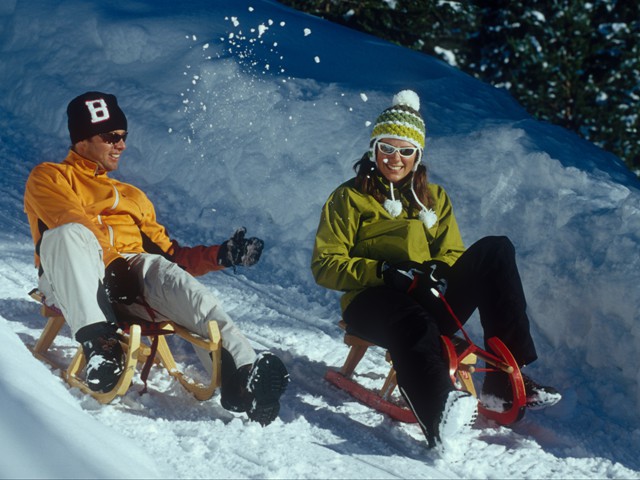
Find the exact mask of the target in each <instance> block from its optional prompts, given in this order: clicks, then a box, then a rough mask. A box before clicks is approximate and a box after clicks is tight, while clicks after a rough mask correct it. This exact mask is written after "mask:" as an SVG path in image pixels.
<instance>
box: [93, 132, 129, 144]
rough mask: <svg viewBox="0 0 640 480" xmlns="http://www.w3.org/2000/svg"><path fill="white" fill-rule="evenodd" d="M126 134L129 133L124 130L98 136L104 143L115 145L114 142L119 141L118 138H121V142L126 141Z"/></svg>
mask: <svg viewBox="0 0 640 480" xmlns="http://www.w3.org/2000/svg"><path fill="white" fill-rule="evenodd" d="M127 135H129V132H124V133H123V134H119V133H114V132H109V133H99V134H98V136H99V137H100V138H101V139H102V141H103V142H104V143H109V144H111V145H115V144H116V143H119V142H120V140H122V141H123V142H126V141H127Z"/></svg>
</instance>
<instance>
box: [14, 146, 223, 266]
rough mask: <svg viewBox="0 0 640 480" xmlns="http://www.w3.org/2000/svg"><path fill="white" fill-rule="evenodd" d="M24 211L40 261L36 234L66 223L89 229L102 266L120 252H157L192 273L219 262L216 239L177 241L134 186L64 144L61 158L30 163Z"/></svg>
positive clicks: (39, 239)
mask: <svg viewBox="0 0 640 480" xmlns="http://www.w3.org/2000/svg"><path fill="white" fill-rule="evenodd" d="M24 211H25V213H26V214H27V217H28V219H29V226H30V228H31V236H32V237H33V242H34V245H35V263H36V267H40V257H39V246H40V241H41V238H42V234H43V233H44V232H45V231H46V230H47V229H51V228H56V227H59V226H61V225H64V224H67V223H79V224H81V225H84V226H85V227H87V228H88V229H89V230H91V231H92V232H93V233H94V235H95V236H96V238H97V239H98V242H99V243H100V245H101V246H102V251H103V261H104V264H105V266H107V265H109V264H110V263H111V262H112V261H113V260H115V259H116V258H118V257H120V254H121V253H142V252H147V253H157V254H161V255H163V256H165V257H167V258H169V259H170V260H172V261H174V262H175V263H177V264H179V265H181V266H182V267H183V268H185V270H187V271H188V272H189V273H191V274H192V275H195V276H197V275H204V274H205V273H207V272H210V271H212V270H221V269H222V268H224V267H223V266H222V265H218V263H217V257H218V250H219V248H220V247H219V245H212V246H203V245H199V246H196V247H182V246H180V245H179V244H178V242H176V241H175V240H171V238H170V237H169V235H168V233H167V231H166V229H165V227H163V226H162V225H161V224H159V223H158V221H157V220H156V213H155V208H154V206H153V204H152V203H151V201H150V200H149V198H148V197H147V195H146V194H145V193H144V192H143V191H142V190H140V189H139V188H136V187H134V186H133V185H130V184H128V183H124V182H120V181H118V180H115V179H113V178H110V177H108V176H107V173H106V172H105V171H104V170H102V169H100V168H99V167H98V165H97V164H96V163H94V162H92V161H90V160H87V159H86V158H84V157H82V156H80V155H78V154H77V153H76V152H74V151H73V150H70V151H69V153H68V155H67V157H66V158H65V159H64V160H63V162H62V163H49V162H45V163H41V164H39V165H37V166H36V167H34V168H33V170H32V171H31V173H30V175H29V178H28V179H27V184H26V188H25V195H24Z"/></svg>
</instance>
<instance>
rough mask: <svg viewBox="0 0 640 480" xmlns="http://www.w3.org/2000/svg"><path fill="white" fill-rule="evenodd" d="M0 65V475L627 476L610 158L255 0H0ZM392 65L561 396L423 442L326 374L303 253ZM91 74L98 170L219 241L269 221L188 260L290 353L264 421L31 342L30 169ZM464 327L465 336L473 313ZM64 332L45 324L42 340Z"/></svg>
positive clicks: (635, 191) (154, 377) (476, 332)
mask: <svg viewBox="0 0 640 480" xmlns="http://www.w3.org/2000/svg"><path fill="white" fill-rule="evenodd" d="M0 62H1V64H2V68H1V69H0V130H1V132H2V133H1V134H0V156H1V158H2V162H1V163H0V192H1V193H2V198H3V201H2V205H3V208H2V209H1V210H0V251H1V252H2V255H1V256H0V335H1V336H2V338H3V339H4V340H5V341H4V343H3V348H1V349H0V362H2V364H3V365H5V368H3V369H2V371H0V399H1V402H2V406H3V408H2V413H0V438H1V439H2V444H3V446H4V449H3V452H4V453H3V455H2V458H3V460H2V462H0V477H2V478H61V477H64V478H133V477H136V478H140V477H149V478H153V477H160V478H398V477H402V478H543V477H544V478H640V461H639V460H638V455H637V451H638V447H639V446H640V373H639V370H638V368H637V367H636V366H635V360H636V359H637V358H638V357H639V355H638V353H639V350H640V323H639V322H638V317H639V312H640V296H639V295H638V293H637V291H638V287H637V285H638V284H640V255H638V252H639V251H640V189H639V186H640V184H639V182H638V180H637V178H635V177H634V176H633V175H632V174H631V173H629V172H628V171H627V170H626V168H625V167H624V165H623V164H622V162H621V161H620V160H619V159H617V158H615V157H613V156H612V155H610V154H607V153H606V152H603V151H602V150H600V149H598V148H596V147H594V146H593V145H591V144H589V143H587V142H585V141H583V140H581V139H580V138H578V137H577V136H576V135H574V134H572V133H570V132H568V131H566V130H563V129H561V128H558V127H554V126H552V125H549V124H546V123H542V122H538V121H535V120H534V119H533V118H531V117H530V116H529V115H528V114H527V113H526V112H525V111H524V110H523V109H522V108H521V107H520V106H519V105H518V104H517V103H516V102H515V101H514V100H513V99H512V98H511V97H510V96H509V95H508V94H506V93H505V92H503V91H500V90H497V89H495V88H493V87H491V86H489V85H486V84H483V83H481V82H478V81H477V80H475V79H473V78H471V77H469V76H467V75H465V74H462V73H461V72H459V71H458V70H456V69H454V68H452V67H450V66H448V65H446V64H444V63H443V62H441V61H439V60H436V59H434V58H431V57H428V56H425V55H422V54H418V53H416V52H413V51H410V50H407V49H403V48H400V47H397V46H394V45H392V44H389V43H387V42H383V41H381V40H378V39H376V38H374V37H371V36H367V35H363V34H360V33H358V32H354V31H352V30H348V29H345V28H342V27H340V26H337V25H335V24H331V23H329V22H325V21H323V20H321V19H318V18H315V17H312V16H309V15H306V14H303V13H300V12H296V11H293V10H291V9H288V8H286V7H283V6H282V5H280V4H278V3H276V2H275V1H269V0H216V1H211V0H191V1H188V2H174V1H168V0H126V1H125V0H114V1H110V2H101V1H98V0H60V1H57V2H50V1H48V0H29V1H26V0H3V2H1V3H0ZM404 88H411V89H413V90H415V91H417V92H418V93H419V94H420V97H421V100H422V112H423V115H424V117H425V121H426V124H427V131H428V141H427V147H426V159H427V162H428V164H429V168H430V171H431V180H432V181H433V182H435V183H439V184H442V185H443V186H444V187H445V188H446V189H447V191H448V193H449V195H450V196H451V198H452V201H453V205H454V209H455V212H456V216H457V219H458V223H459V225H460V229H461V231H462V235H463V238H464V240H465V242H466V243H467V245H470V244H472V243H473V242H474V241H476V240H478V239H479V238H481V237H483V236H486V235H507V236H509V237H510V238H511V239H512V241H513V242H514V244H515V246H516V249H517V252H518V264H519V267H520V271H521V276H522V278H523V283H524V287H525V292H526V294H527V299H528V305H529V312H530V318H531V321H532V331H533V335H534V339H535V340H536V344H537V348H538V352H539V356H540V360H539V361H537V362H536V363H535V364H533V365H531V366H529V367H527V369H526V372H527V373H529V374H530V375H531V376H532V377H533V378H535V379H537V380H540V381H542V382H544V383H548V384H551V385H554V386H555V387H557V388H558V389H559V390H561V391H562V393H563V395H564V398H563V400H562V402H561V403H559V404H558V405H557V406H555V407H552V408H550V409H547V410H546V411H541V412H529V413H528V414H527V416H526V417H525V419H524V420H523V421H522V422H520V423H518V424H517V425H515V426H513V427H512V428H504V427H498V426H497V425H495V424H492V423H491V422H489V421H487V420H483V419H479V420H478V422H477V423H476V426H475V428H474V429H473V432H472V435H471V436H469V438H465V439H463V440H461V442H460V444H459V445H458V446H457V447H456V448H455V449H453V450H452V451H449V452H447V454H446V455H443V456H439V455H437V454H436V453H435V452H430V451H428V450H426V448H425V445H424V440H423V437H422V434H421V432H420V431H419V428H418V427H417V426H415V425H403V424H398V423H396V422H393V421H391V420H390V419H389V418H386V417H384V416H383V415H381V414H378V413H376V412H374V411H372V410H370V409H369V408H368V407H365V406H363V405H361V404H359V403H357V402H355V401H354V400H352V399H351V398H350V397H348V396H347V395H346V394H345V393H344V392H341V391H338V390H337V389H335V388H334V387H332V386H331V385H329V384H328V383H327V382H325V381H324V380H323V378H322V377H323V375H324V373H325V371H326V369H327V368H330V367H334V368H335V367H337V366H339V365H341V364H342V362H343V361H344V358H345V356H346V353H347V349H346V346H344V344H343V343H342V334H341V331H340V330H339V328H338V327H337V322H338V320H339V318H340V311H339V306H338V298H339V294H338V293H337V292H330V291H326V290H324V289H322V288H320V287H318V286H317V285H315V283H314V281H313V278H312V276H311V273H310V270H309V263H310V257H311V250H312V248H313V239H314V235H315V230H316V227H317V222H318V219H319V214H320V208H321V206H322V205H323V203H324V201H325V200H326V198H327V196H328V195H329V193H330V192H331V191H332V190H333V189H334V188H335V187H336V186H337V185H339V184H340V183H342V182H343V181H345V180H346V179H348V178H350V177H351V176H352V174H353V170H352V166H353V164H354V162H355V161H357V160H358V159H359V158H360V157H361V155H362V154H363V153H364V151H365V150H366V148H367V146H368V138H369V135H370V130H371V122H373V121H374V120H375V118H376V117H377V115H378V114H379V113H380V112H381V111H382V109H384V108H386V107H387V106H388V105H389V102H390V101H391V97H392V96H393V94H394V93H396V92H397V91H399V90H401V89H404ZM89 90H101V91H105V92H109V93H113V94H115V95H116V96H117V97H118V100H119V102H120V105H121V106H122V108H123V109H124V111H125V113H126V114H127V117H128V120H129V131H130V136H129V138H128V141H127V147H128V148H127V151H126V152H125V154H124V156H123V159H122V166H121V169H120V170H119V171H118V172H117V174H116V176H117V177H118V178H120V179H123V180H125V181H127V182H130V183H133V184H135V185H137V186H139V187H141V188H143V189H144V190H145V191H146V192H147V193H148V195H149V197H150V198H151V199H152V200H153V201H154V202H155V204H156V209H157V213H158V217H159V219H160V221H161V222H162V223H163V224H165V225H166V226H167V227H168V229H169V231H170V233H171V234H172V236H173V237H174V238H176V239H177V240H178V241H180V242H181V243H183V244H192V245H193V244H199V243H203V244H207V243H220V242H222V241H223V240H225V239H227V238H228V237H229V236H230V235H231V234H232V232H233V231H234V230H235V229H236V228H237V227H239V226H242V225H244V226H246V227H247V229H248V234H250V235H252V236H259V237H261V238H263V239H264V240H265V243H266V247H265V251H264V254H263V256H262V259H261V261H260V263H259V264H258V265H256V266H255V267H252V268H250V269H239V270H238V273H237V274H233V273H232V272H231V271H229V272H227V271H225V272H218V273H212V274H209V275H207V276H205V277H203V278H202V281H203V282H204V283H205V284H206V285H207V286H208V288H210V289H211V290H212V291H214V292H215V293H216V294H217V295H219V296H220V297H221V299H222V301H223V305H224V306H225V309H226V310H227V311H228V312H229V313H230V315H231V316H232V317H233V318H234V319H235V320H236V322H237V323H238V324H239V325H240V327H241V328H242V329H243V331H244V332H245V333H246V334H247V336H248V337H249V339H250V340H251V342H252V343H253V344H254V346H255V347H256V349H258V350H262V349H270V350H273V351H274V352H276V353H278V354H279V355H281V356H282V358H283V359H284V361H285V363H286V364H287V366H288V368H289V370H290V372H291V377H292V383H291V385H290V388H289V389H288V390H287V392H286V393H285V395H284V397H283V399H282V410H281V416H280V419H278V420H277V421H276V422H274V423H273V424H271V425H269V426H268V427H266V428H261V427H260V426H258V425H256V424H251V423H250V422H248V421H247V420H246V418H244V417H243V416H240V415H233V414H231V413H229V412H226V411H224V410H223V409H222V408H221V407H220V406H219V402H218V398H217V396H216V397H214V399H212V400H211V401H209V402H204V403H200V402H197V401H196V400H195V399H193V398H192V397H191V396H189V395H188V394H187V393H186V392H185V391H184V390H183V389H182V388H181V387H180V385H178V384H176V382H174V381H173V380H171V379H170V377H168V376H167V375H166V373H165V372H162V371H161V370H157V369H154V370H152V374H151V379H150V386H149V390H150V391H149V393H148V394H145V395H142V396H140V395H139V394H138V392H137V390H139V387H140V386H139V384H138V386H137V388H134V389H132V390H131V391H130V392H129V393H128V394H127V395H126V396H125V397H123V398H121V399H118V400H116V401H115V402H114V403H113V404H111V405H100V404H98V403H96V402H95V401H94V400H93V399H91V398H87V397H86V396H84V395H82V394H81V393H80V392H78V391H77V390H72V389H69V388H67V386H66V384H65V383H64V382H63V381H62V380H61V379H60V377H59V376H57V373H58V372H55V371H54V372H52V371H51V370H50V369H49V368H48V367H46V366H45V365H44V364H43V363H41V362H39V361H38V360H36V359H35V358H33V357H32V355H31V354H30V352H29V350H28V349H27V347H26V346H25V344H27V345H31V344H33V343H34V342H35V340H36V339H37V337H38V335H39V333H40V331H41V329H42V326H43V324H44V320H43V319H42V318H41V317H40V316H39V314H38V308H37V305H36V304H35V303H34V302H33V301H32V300H30V299H29V297H28V295H27V293H28V291H29V290H30V289H31V288H33V287H34V286H35V284H36V271H35V269H34V268H33V245H32V242H31V238H30V235H29V230H28V225H27V222H26V216H25V215H24V213H23V208H22V196H23V192H24V183H25V181H26V178H27V176H28V174H29V171H30V169H31V168H32V167H33V166H35V165H36V164H37V163H39V162H42V161H61V160H62V159H63V158H64V156H65V155H66V152H67V149H68V147H69V139H68V132H67V127H66V115H65V109H66V106H67V103H68V102H69V100H70V99H72V98H73V97H75V96H77V95H79V94H81V93H83V92H85V91H89ZM468 331H469V332H470V334H471V335H472V336H474V338H476V339H479V338H480V335H481V332H480V329H479V326H478V322H477V321H476V320H475V319H472V320H471V321H470V324H469V329H468ZM74 344H75V343H74V342H73V340H72V339H71V338H70V333H69V331H68V330H67V331H66V332H63V333H62V335H61V336H60V338H58V339H57V340H56V345H57V347H56V352H55V353H56V355H58V356H59V357H61V358H67V357H70V356H71V355H72V352H73V346H74ZM175 347H176V349H177V356H178V360H179V362H180V363H181V365H182V366H183V368H186V369H187V370H189V369H191V368H192V367H191V365H192V364H194V363H195V362H196V359H195V355H194V354H193V352H191V351H190V350H189V349H188V348H184V347H182V345H180V344H176V346H175ZM386 369H387V367H386V364H385V362H384V352H382V351H374V352H372V353H370V354H368V356H367V357H365V360H364V361H363V366H362V371H363V373H366V372H367V370H368V371H369V372H370V374H369V375H368V376H366V380H371V379H375V378H378V377H380V376H382V375H384V374H385V373H386Z"/></svg>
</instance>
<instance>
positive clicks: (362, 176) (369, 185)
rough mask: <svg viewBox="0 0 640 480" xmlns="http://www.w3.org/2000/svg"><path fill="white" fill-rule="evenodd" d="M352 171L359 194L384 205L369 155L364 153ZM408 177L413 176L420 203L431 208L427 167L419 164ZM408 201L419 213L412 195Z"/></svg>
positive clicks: (431, 200)
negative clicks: (354, 173) (370, 197)
mask: <svg viewBox="0 0 640 480" xmlns="http://www.w3.org/2000/svg"><path fill="white" fill-rule="evenodd" d="M353 169H354V171H355V172H356V188H357V189H358V191H359V192H360V193H364V194H367V195H371V196H373V198H375V199H376V200H377V201H378V202H380V203H384V201H385V200H386V199H387V198H388V197H387V193H386V192H385V190H384V188H383V186H382V184H381V182H380V180H379V179H378V177H379V176H381V174H380V173H379V172H378V168H377V167H376V164H375V162H372V161H371V160H370V159H369V153H365V154H364V155H363V156H362V158H361V159H360V160H358V161H357V162H356V163H355V164H354V165H353ZM410 176H413V179H412V180H413V189H414V190H415V192H416V195H418V198H419V199H420V201H421V202H422V203H423V204H424V206H426V207H427V208H433V207H434V204H435V202H434V201H433V199H432V198H431V195H430V194H429V189H428V188H427V184H428V182H429V179H428V174H427V167H425V166H424V164H422V163H421V164H420V165H419V166H418V168H417V170H416V171H415V172H412V173H411V174H410ZM409 201H410V205H411V208H412V209H415V210H416V211H420V205H418V203H417V202H416V200H415V199H414V198H413V195H410V196H409Z"/></svg>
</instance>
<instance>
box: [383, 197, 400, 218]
mask: <svg viewBox="0 0 640 480" xmlns="http://www.w3.org/2000/svg"><path fill="white" fill-rule="evenodd" d="M382 206H383V207H384V209H385V210H386V211H387V213H388V214H389V215H391V216H392V217H393V218H396V217H397V216H398V215H400V214H401V213H402V202H401V201H400V200H389V199H388V198H387V199H386V200H385V201H384V203H383V204H382Z"/></svg>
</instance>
